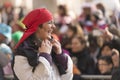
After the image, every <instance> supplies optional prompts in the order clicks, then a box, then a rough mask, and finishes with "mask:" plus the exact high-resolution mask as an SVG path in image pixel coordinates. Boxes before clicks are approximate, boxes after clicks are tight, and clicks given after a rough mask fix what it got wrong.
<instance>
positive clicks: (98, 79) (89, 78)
mask: <svg viewBox="0 0 120 80" xmlns="http://www.w3.org/2000/svg"><path fill="white" fill-rule="evenodd" d="M81 77H82V78H83V79H85V80H110V79H111V75H81Z"/></svg>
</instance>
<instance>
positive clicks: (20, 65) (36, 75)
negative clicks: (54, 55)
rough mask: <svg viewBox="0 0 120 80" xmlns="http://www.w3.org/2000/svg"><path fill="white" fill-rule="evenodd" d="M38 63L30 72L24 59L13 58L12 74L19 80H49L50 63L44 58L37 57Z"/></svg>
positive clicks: (19, 57) (21, 57)
mask: <svg viewBox="0 0 120 80" xmlns="http://www.w3.org/2000/svg"><path fill="white" fill-rule="evenodd" d="M39 61H40V63H39V64H38V66H37V67H36V69H35V71H34V72H32V70H33V67H31V66H30V65H29V63H28V61H27V58H26V57H23V56H15V63H14V68H13V69H14V72H15V74H16V75H17V77H18V79H19V80H49V77H50V70H51V66H50V62H49V60H47V59H46V58H45V57H44V56H40V57H39Z"/></svg>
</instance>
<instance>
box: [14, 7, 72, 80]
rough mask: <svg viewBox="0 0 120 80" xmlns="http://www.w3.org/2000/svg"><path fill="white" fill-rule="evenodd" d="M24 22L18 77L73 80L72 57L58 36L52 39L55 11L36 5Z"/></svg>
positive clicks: (18, 51)
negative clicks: (53, 14) (63, 48)
mask: <svg viewBox="0 0 120 80" xmlns="http://www.w3.org/2000/svg"><path fill="white" fill-rule="evenodd" d="M23 23H24V24H25V26H26V28H27V29H26V30H25V32H24V34H23V36H22V38H21V40H20V41H19V42H18V44H17V45H16V52H15V57H14V61H13V70H14V73H15V76H16V79H17V78H18V80H72V61H71V59H70V57H69V56H68V55H66V54H64V52H63V51H62V49H61V45H60V43H59V42H58V41H57V40H55V39H50V38H51V34H52V31H53V30H54V28H55V25H54V24H53V17H52V15H51V13H50V12H49V11H48V10H47V9H45V8H41V9H35V10H33V11H31V12H30V13H29V14H28V15H27V16H26V17H25V18H24V20H23ZM68 65H69V66H68ZM16 79H15V80H16Z"/></svg>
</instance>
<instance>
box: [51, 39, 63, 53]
mask: <svg viewBox="0 0 120 80" xmlns="http://www.w3.org/2000/svg"><path fill="white" fill-rule="evenodd" d="M52 44H53V49H54V51H55V53H56V54H61V53H62V49H61V44H60V42H59V41H57V40H53V41H52Z"/></svg>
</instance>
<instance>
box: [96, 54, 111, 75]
mask: <svg viewBox="0 0 120 80" xmlns="http://www.w3.org/2000/svg"><path fill="white" fill-rule="evenodd" d="M98 69H99V72H100V74H101V75H111V74H112V70H113V62H112V58H111V56H101V57H99V59H98Z"/></svg>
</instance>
